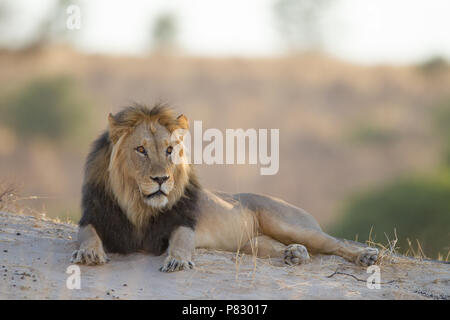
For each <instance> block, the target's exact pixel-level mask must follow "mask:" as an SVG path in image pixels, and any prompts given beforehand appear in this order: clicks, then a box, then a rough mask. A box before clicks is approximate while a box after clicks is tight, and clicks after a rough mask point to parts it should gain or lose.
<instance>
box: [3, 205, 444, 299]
mask: <svg viewBox="0 0 450 320" xmlns="http://www.w3.org/2000/svg"><path fill="white" fill-rule="evenodd" d="M76 230H77V227H76V226H75V225H72V224H65V223H58V222H55V221H50V220H46V219H43V218H35V217H30V216H23V215H14V214H9V213H0V261H1V262H0V268H1V269H0V277H1V278H0V298H1V299H449V297H450V265H449V264H445V263H439V262H433V261H419V260H413V259H408V258H403V257H395V258H393V259H392V260H393V261H392V262H389V263H382V264H381V265H380V269H381V288H380V289H369V288H368V287H367V284H366V279H367V278H368V277H369V276H370V274H368V273H366V269H365V268H362V267H357V266H354V265H352V264H350V263H348V262H346V261H344V260H343V259H341V258H339V257H335V256H315V257H313V259H312V262H311V263H308V264H306V265H302V266H296V267H287V266H284V265H283V264H282V263H281V261H277V260H272V261H269V260H264V259H257V258H254V257H251V256H243V257H242V256H241V257H239V256H238V257H237V256H236V254H232V253H224V252H215V251H206V250H198V251H197V254H196V256H195V258H194V261H195V263H196V265H197V267H196V269H195V270H193V271H186V272H176V273H171V274H164V273H161V272H159V271H158V268H159V266H160V265H161V264H162V261H163V259H164V256H160V257H155V256H151V255H144V254H132V255H127V256H123V255H109V257H110V258H111V262H110V263H108V264H107V265H104V266H100V267H89V266H81V267H80V271H81V278H80V279H81V288H80V289H68V288H67V285H66V281H67V279H68V277H70V274H68V273H66V271H67V268H68V267H69V266H70V265H71V264H70V261H69V260H70V254H71V252H72V251H73V250H74V249H75V247H76V242H75V239H76Z"/></svg>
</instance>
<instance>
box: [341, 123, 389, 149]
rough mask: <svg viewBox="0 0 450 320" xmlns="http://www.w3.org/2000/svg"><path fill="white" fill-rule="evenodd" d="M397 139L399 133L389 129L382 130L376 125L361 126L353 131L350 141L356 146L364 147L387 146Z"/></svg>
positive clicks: (349, 137)
mask: <svg viewBox="0 0 450 320" xmlns="http://www.w3.org/2000/svg"><path fill="white" fill-rule="evenodd" d="M396 138H397V133H396V132H395V131H394V130H392V129H388V128H382V127H380V126H377V125H375V124H370V123H367V124H360V125H358V126H356V127H354V128H353V129H352V131H351V132H350V133H349V135H348V139H349V140H350V141H351V142H353V143H356V144H362V145H368V144H371V145H385V144H389V143H391V142H393V141H395V139H396Z"/></svg>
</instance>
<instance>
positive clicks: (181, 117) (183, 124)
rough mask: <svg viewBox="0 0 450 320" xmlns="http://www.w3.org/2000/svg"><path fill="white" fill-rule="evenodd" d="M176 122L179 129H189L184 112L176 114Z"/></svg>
mask: <svg viewBox="0 0 450 320" xmlns="http://www.w3.org/2000/svg"><path fill="white" fill-rule="evenodd" d="M177 122H178V125H179V126H180V128H181V129H189V120H188V118H187V117H186V116H185V115H184V114H181V115H179V116H178V118H177Z"/></svg>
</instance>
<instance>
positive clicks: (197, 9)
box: [0, 0, 450, 64]
mask: <svg viewBox="0 0 450 320" xmlns="http://www.w3.org/2000/svg"><path fill="white" fill-rule="evenodd" d="M1 1H2V0H0V2H1ZM3 1H5V0H3ZM274 1H275V0H148V1H144V0H80V1H74V3H79V4H80V7H81V21H82V26H81V30H80V31H71V32H73V33H74V34H73V35H74V38H76V42H75V43H76V46H77V47H78V48H79V49H81V50H83V51H86V52H95V53H113V54H133V55H136V54H142V53H145V52H148V49H149V41H150V39H151V38H150V34H151V23H152V21H153V20H154V18H155V17H157V16H158V15H159V14H161V13H162V12H167V11H170V12H173V13H174V14H175V15H176V16H177V18H178V26H179V29H180V30H179V31H180V33H179V37H178V38H179V43H180V47H181V48H182V50H183V52H185V53H186V54H193V55H203V56H205V55H207V56H273V55H278V54H282V53H284V52H285V51H283V46H282V45H283V42H282V41H281V38H280V36H279V34H278V33H277V29H276V24H275V19H274V16H273V10H272V8H273V3H274ZM11 2H12V4H13V7H14V8H13V9H14V10H13V11H11V14H10V17H11V18H12V19H11V24H10V26H13V28H11V30H14V32H12V31H11V32H8V34H6V35H4V36H3V40H5V39H6V40H8V38H9V40H10V41H9V42H16V43H20V40H21V39H22V40H23V39H25V38H26V37H27V36H28V35H30V34H32V32H33V28H35V27H36V22H37V21H39V17H41V16H42V15H43V14H44V13H45V11H46V8H48V7H49V6H50V5H51V4H52V3H53V0H9V2H8V3H11ZM449 14H450V0H337V2H336V3H335V4H334V6H333V8H332V9H331V10H330V12H329V14H328V15H326V16H325V17H324V19H323V21H321V25H322V27H323V30H324V34H325V48H324V50H325V51H326V52H327V53H329V54H330V55H332V56H336V57H339V58H342V59H345V60H349V61H353V62H357V63H364V64H376V63H394V64H395V63H401V64H405V63H412V62H418V61H422V60H424V59H427V58H429V57H431V56H435V55H441V56H444V57H446V58H447V59H450V18H449ZM2 42H4V41H2Z"/></svg>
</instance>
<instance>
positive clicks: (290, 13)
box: [274, 0, 331, 51]
mask: <svg viewBox="0 0 450 320" xmlns="http://www.w3.org/2000/svg"><path fill="white" fill-rule="evenodd" d="M330 4H331V0H277V1H276V3H275V5H274V13H275V18H276V20H277V24H278V29H279V32H280V33H281V36H282V37H283V38H284V40H285V42H286V44H287V46H288V49H290V50H292V51H305V50H320V49H321V48H322V46H323V30H322V28H321V25H320V23H321V19H322V17H323V14H324V13H325V12H326V10H327V9H328V7H329V5H330Z"/></svg>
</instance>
